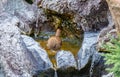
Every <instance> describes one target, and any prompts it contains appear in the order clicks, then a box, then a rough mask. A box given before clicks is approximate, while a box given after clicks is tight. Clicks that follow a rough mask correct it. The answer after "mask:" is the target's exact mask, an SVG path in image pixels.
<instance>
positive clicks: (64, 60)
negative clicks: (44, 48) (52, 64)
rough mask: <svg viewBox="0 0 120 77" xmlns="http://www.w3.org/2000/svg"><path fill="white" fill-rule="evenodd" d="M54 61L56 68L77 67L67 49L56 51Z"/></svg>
mask: <svg viewBox="0 0 120 77" xmlns="http://www.w3.org/2000/svg"><path fill="white" fill-rule="evenodd" d="M56 62H57V68H58V69H62V70H65V69H67V68H70V67H73V68H77V65H76V61H75V58H74V56H73V54H72V53H71V52H69V51H64V50H61V51H58V52H57V54H56Z"/></svg>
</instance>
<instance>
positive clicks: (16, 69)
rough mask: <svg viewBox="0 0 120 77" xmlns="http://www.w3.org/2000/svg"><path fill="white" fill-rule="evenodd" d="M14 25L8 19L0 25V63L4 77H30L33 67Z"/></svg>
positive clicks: (12, 21) (12, 20)
mask: <svg viewBox="0 0 120 77" xmlns="http://www.w3.org/2000/svg"><path fill="white" fill-rule="evenodd" d="M2 21H3V20H2ZM15 23H16V21H14V17H9V18H7V19H5V20H4V21H3V22H2V23H1V24H0V27H1V28H0V59H1V60H0V61H2V62H1V63H2V65H3V68H4V71H5V76H6V77H21V76H23V77H31V73H32V69H33V68H34V67H33V65H32V62H31V61H30V59H29V56H28V55H27V53H26V52H27V49H26V48H25V45H24V44H23V42H22V40H21V39H20V38H21V36H20V32H19V29H18V28H17V26H15Z"/></svg>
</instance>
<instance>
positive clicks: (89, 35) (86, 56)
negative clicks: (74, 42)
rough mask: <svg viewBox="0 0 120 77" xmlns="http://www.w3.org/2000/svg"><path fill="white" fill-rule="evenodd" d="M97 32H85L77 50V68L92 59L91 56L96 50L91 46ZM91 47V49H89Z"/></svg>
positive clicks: (95, 39)
mask: <svg viewBox="0 0 120 77" xmlns="http://www.w3.org/2000/svg"><path fill="white" fill-rule="evenodd" d="M97 36H98V33H95V32H85V33H84V40H83V43H82V47H81V49H80V50H79V52H78V69H79V70H80V69H82V68H84V67H85V66H86V65H87V64H88V63H89V62H90V61H92V56H93V54H94V53H95V52H96V50H95V49H94V47H92V46H93V45H94V44H95V43H96V41H97ZM91 48H93V49H94V50H93V49H91Z"/></svg>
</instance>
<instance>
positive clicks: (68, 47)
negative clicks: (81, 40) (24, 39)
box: [37, 40, 80, 65]
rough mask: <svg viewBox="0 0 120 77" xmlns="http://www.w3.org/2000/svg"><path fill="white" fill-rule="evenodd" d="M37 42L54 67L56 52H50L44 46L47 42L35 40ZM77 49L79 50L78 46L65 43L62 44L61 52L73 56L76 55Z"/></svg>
mask: <svg viewBox="0 0 120 77" xmlns="http://www.w3.org/2000/svg"><path fill="white" fill-rule="evenodd" d="M37 41H38V42H39V43H40V45H41V46H42V48H44V49H45V50H46V51H47V53H48V55H49V58H50V60H51V62H52V63H53V65H56V60H55V54H56V52H52V51H51V50H49V49H47V46H46V45H47V40H37ZM79 49H80V46H78V45H76V44H72V43H70V42H67V41H63V42H62V47H61V50H67V51H71V52H72V54H73V55H74V56H76V55H77V53H78V51H79Z"/></svg>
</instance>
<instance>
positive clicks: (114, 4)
mask: <svg viewBox="0 0 120 77" xmlns="http://www.w3.org/2000/svg"><path fill="white" fill-rule="evenodd" d="M106 1H107V3H108V6H109V9H110V12H111V14H112V18H113V21H114V23H115V28H116V30H117V33H118V34H119V33H120V22H119V21H120V17H119V16H120V13H119V12H120V11H119V10H118V9H120V1H119V0H106ZM116 8H117V9H116Z"/></svg>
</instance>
